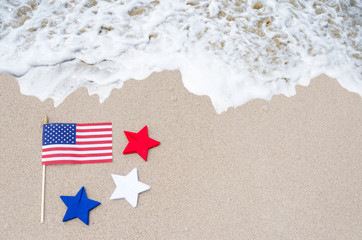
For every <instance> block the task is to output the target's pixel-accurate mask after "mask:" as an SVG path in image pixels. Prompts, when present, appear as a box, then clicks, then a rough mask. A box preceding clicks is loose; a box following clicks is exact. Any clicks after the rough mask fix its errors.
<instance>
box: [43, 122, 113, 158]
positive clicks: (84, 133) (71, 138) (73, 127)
mask: <svg viewBox="0 0 362 240" xmlns="http://www.w3.org/2000/svg"><path fill="white" fill-rule="evenodd" d="M105 162H112V123H82V124H80V123H50V124H44V125H43V148H42V164H43V165H51V164H64V163H76V164H85V163H105Z"/></svg>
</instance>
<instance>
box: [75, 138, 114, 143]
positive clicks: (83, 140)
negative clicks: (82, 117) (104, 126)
mask: <svg viewBox="0 0 362 240" xmlns="http://www.w3.org/2000/svg"><path fill="white" fill-rule="evenodd" d="M109 140H112V138H111V137H105V138H77V142H90V141H109Z"/></svg>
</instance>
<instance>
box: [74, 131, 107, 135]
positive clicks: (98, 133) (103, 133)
mask: <svg viewBox="0 0 362 240" xmlns="http://www.w3.org/2000/svg"><path fill="white" fill-rule="evenodd" d="M106 134H112V131H107V132H77V136H87V135H106Z"/></svg>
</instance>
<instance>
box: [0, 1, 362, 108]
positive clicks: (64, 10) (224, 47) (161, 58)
mask: <svg viewBox="0 0 362 240" xmlns="http://www.w3.org/2000/svg"><path fill="white" fill-rule="evenodd" d="M361 13H362V3H361V2H360V1H353V0H351V1H340V0H330V1H323V0H319V1H317V0H314V1H313V0H308V1H304V0H300V1H294V0H279V1H277V0H257V1H256V0H248V1H247V0H234V1H220V0H219V1H216V0H212V1H204V0H199V1H197V0H193V1H182V0H160V1H151V0H128V1H121V0H102V1H101V0H97V1H96V0H43V1H41V0H37V1H36V0H31V1H22V0H5V1H4V0H3V1H1V3H0V72H5V73H9V74H12V75H14V76H16V77H17V79H18V81H19V85H20V89H21V92H22V93H23V94H28V95H34V96H37V97H38V98H39V99H41V100H45V99H47V98H52V99H54V104H55V105H56V106H57V105H59V104H60V103H61V102H62V101H63V100H64V99H65V98H66V96H67V95H69V94H70V93H71V92H73V91H74V90H76V89H77V88H79V87H82V86H85V87H87V88H88V90H89V93H90V94H94V93H95V94H98V95H99V96H100V101H101V102H102V101H103V100H104V99H106V98H107V97H108V96H109V94H110V91H111V90H112V89H114V88H120V87H122V85H123V83H124V82H125V81H127V80H129V79H131V78H133V79H144V78H146V77H147V76H148V75H150V74H151V73H152V72H159V71H162V70H175V69H178V70H180V71H181V73H182V80H183V83H184V85H185V87H186V88H187V89H188V90H189V91H190V92H192V93H195V94H197V95H207V96H209V97H210V98H211V101H212V103H213V105H214V107H215V110H216V111H217V112H218V113H221V112H223V111H225V110H226V109H227V108H229V107H236V106H239V105H241V104H243V103H245V102H247V101H249V100H252V99H256V98H261V99H267V100H269V99H270V98H271V97H272V96H273V95H274V94H285V95H286V96H292V95H294V94H295V86H296V85H297V84H300V85H304V86H306V85H308V84H309V81H310V79H311V78H313V77H315V76H317V75H320V74H322V73H325V74H327V75H329V76H330V77H334V78H336V79H337V80H338V82H339V83H340V84H341V85H342V86H343V87H345V88H346V89H348V90H350V91H352V92H356V93H358V94H360V95H361V96H362V77H361V76H362V66H361V59H362V53H361V38H362V33H361V25H362V16H361Z"/></svg>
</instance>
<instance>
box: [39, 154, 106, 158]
mask: <svg viewBox="0 0 362 240" xmlns="http://www.w3.org/2000/svg"><path fill="white" fill-rule="evenodd" d="M105 156H112V153H89V154H77V153H58V154H49V155H43V156H42V158H53V157H84V158H86V157H105Z"/></svg>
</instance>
